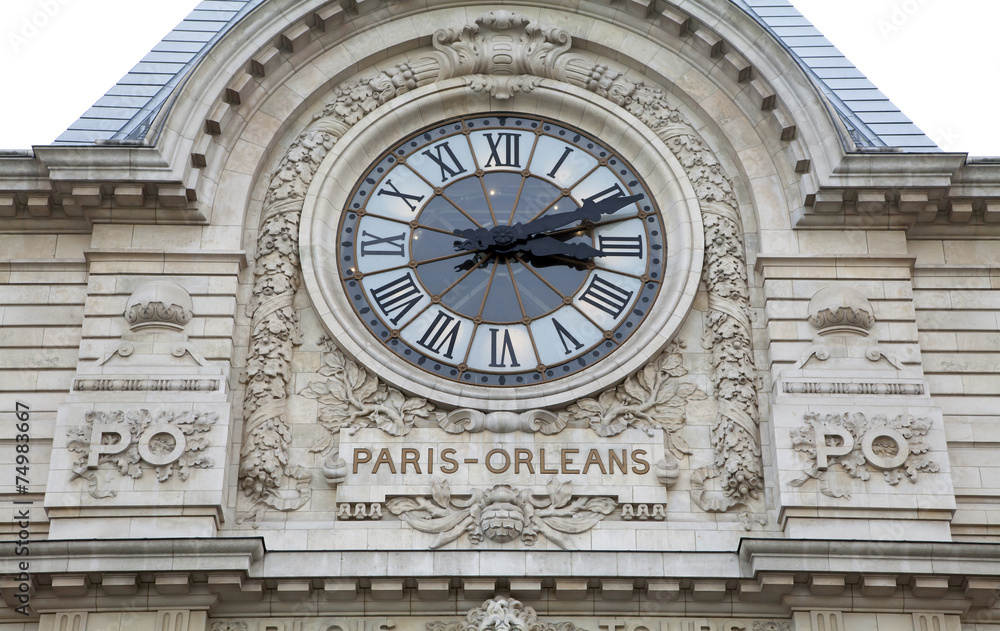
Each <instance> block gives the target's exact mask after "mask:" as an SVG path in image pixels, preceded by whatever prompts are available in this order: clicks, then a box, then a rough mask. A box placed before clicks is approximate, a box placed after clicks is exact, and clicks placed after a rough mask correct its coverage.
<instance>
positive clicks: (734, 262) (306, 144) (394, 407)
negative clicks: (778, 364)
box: [239, 11, 763, 523]
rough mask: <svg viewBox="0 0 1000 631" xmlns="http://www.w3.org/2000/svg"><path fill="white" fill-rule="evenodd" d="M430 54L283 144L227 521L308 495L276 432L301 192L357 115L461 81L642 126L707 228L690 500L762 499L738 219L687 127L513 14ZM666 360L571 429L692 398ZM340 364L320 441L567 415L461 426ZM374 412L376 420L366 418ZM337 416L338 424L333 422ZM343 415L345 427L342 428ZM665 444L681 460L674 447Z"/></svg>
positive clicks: (289, 351) (282, 434) (252, 308)
mask: <svg viewBox="0 0 1000 631" xmlns="http://www.w3.org/2000/svg"><path fill="white" fill-rule="evenodd" d="M432 43H433V46H434V50H433V51H432V52H431V53H430V55H429V56H424V57H416V58H414V59H411V60H410V61H408V62H406V63H404V64H400V65H398V66H395V67H392V68H389V69H387V70H384V71H382V72H379V73H377V74H375V75H374V76H371V77H366V78H363V79H361V80H356V81H349V82H346V83H343V84H341V85H339V86H337V87H336V88H335V89H334V91H333V100H332V101H331V102H330V103H328V104H327V105H326V106H325V107H324V109H323V111H322V112H321V113H320V114H319V115H317V116H316V117H315V119H314V120H313V122H312V123H311V124H310V125H308V126H307V128H306V129H304V130H303V131H302V133H301V134H300V135H299V136H298V138H297V139H296V140H295V141H294V142H292V143H291V146H290V148H289V149H288V151H287V153H286V154H285V156H284V158H283V159H282V160H281V162H280V164H279V166H278V168H277V170H276V172H275V173H274V175H273V176H272V178H271V181H270V185H269V187H268V191H267V193H266V196H265V202H264V207H263V211H262V219H261V223H260V227H259V232H258V242H257V260H256V261H255V264H254V283H253V294H252V298H251V301H250V304H249V306H248V312H249V314H250V316H251V319H252V320H251V341H250V350H249V356H248V361H247V382H246V393H245V397H244V419H245V423H244V432H243V440H242V448H241V461H240V474H239V477H240V487H241V488H242V490H243V492H244V494H245V495H246V497H247V499H248V500H249V505H250V506H249V511H248V512H247V513H245V514H243V515H241V516H240V518H239V519H240V520H241V521H242V520H243V519H247V518H249V519H251V520H252V521H253V522H254V523H258V522H259V521H260V519H262V517H263V516H264V513H265V512H266V511H267V510H268V509H277V510H283V511H287V510H295V509H297V508H300V507H302V506H303V505H304V504H305V503H306V502H307V501H308V500H309V497H310V490H309V475H308V471H307V470H306V469H305V468H304V467H303V466H301V465H299V464H296V463H294V462H293V461H292V459H291V458H290V445H291V442H292V436H291V429H290V427H289V424H288V421H287V400H288V397H289V396H290V394H291V380H292V366H291V362H292V355H293V353H294V347H295V346H296V345H298V344H299V343H300V339H301V335H300V332H299V325H298V320H297V313H296V310H295V308H294V307H293V297H294V295H295V293H296V291H297V289H298V288H299V287H300V285H301V283H302V278H301V271H300V269H301V268H300V261H299V250H298V241H299V222H300V219H301V212H302V208H303V204H304V201H305V193H306V190H307V189H308V187H309V185H310V183H311V182H312V180H313V178H314V176H315V174H316V172H317V170H318V169H319V167H320V165H321V163H322V162H323V161H324V159H325V158H326V156H327V154H328V153H329V152H330V150H331V149H332V148H333V147H334V145H335V144H336V143H337V142H338V141H339V139H340V138H341V137H343V135H344V134H345V133H347V132H348V131H349V130H350V129H351V127H352V126H353V125H355V124H356V123H357V122H359V121H360V120H361V119H362V118H364V117H365V116H366V115H368V114H370V113H372V112H374V111H375V110H376V109H378V108H380V107H382V106H383V105H384V104H386V103H389V102H390V101H392V100H393V99H394V98H396V97H398V96H399V95H401V94H404V93H406V92H408V91H410V90H413V89H415V88H418V87H422V86H426V85H430V84H433V83H434V82H436V81H441V80H444V79H450V78H459V77H464V78H465V81H466V85H467V86H469V88H470V89H472V90H475V91H486V92H488V93H489V94H491V95H493V96H495V97H497V98H503V97H505V96H509V95H510V94H512V93H513V92H516V91H528V90H532V89H534V88H536V87H537V86H539V85H541V83H540V82H541V81H543V80H549V81H555V82H562V83H564V84H569V85H572V86H575V87H576V88H578V89H579V88H582V89H585V90H588V91H590V92H592V93H594V94H596V95H598V96H600V97H603V98H605V99H607V100H608V101H610V102H611V103H613V104H614V105H617V106H619V107H621V108H623V109H624V110H626V111H628V112H629V113H630V114H631V115H633V116H635V117H636V118H637V119H638V120H640V121H641V122H642V123H643V124H645V125H646V126H647V127H648V129H649V130H651V131H652V132H653V133H655V134H656V135H657V136H658V137H659V138H660V139H661V140H662V141H663V142H664V144H665V145H666V146H667V147H668V148H669V149H670V151H672V152H673V153H674V155H675V156H676V158H677V160H678V162H679V163H680V164H681V165H682V167H683V168H684V170H685V171H686V173H687V176H688V178H689V180H690V183H691V185H692V187H693V189H694V191H695V194H696V195H697V200H698V204H699V206H700V210H701V215H702V224H703V226H704V230H705V235H704V239H705V244H706V247H705V259H704V265H703V281H704V283H705V287H706V288H707V292H708V303H709V314H708V316H707V322H706V327H705V328H706V333H705V339H704V343H705V346H706V348H708V349H710V350H711V354H712V371H713V372H712V382H713V389H714V392H713V394H714V397H715V398H716V400H717V402H718V410H719V411H718V413H717V417H716V420H715V423H714V425H713V428H712V431H711V442H712V450H713V453H714V459H713V462H712V463H710V464H709V465H707V466H705V467H702V468H701V469H698V470H697V471H696V472H695V474H694V475H693V478H692V486H693V490H692V498H693V499H694V501H695V503H696V504H697V505H698V506H700V507H701V508H702V509H703V510H706V511H725V510H729V509H731V508H733V507H737V506H741V507H744V508H746V507H747V506H748V503H750V502H751V501H752V500H754V499H755V498H757V497H758V495H759V492H760V490H761V489H762V488H763V484H762V478H763V476H762V464H761V459H760V442H759V434H758V409H757V387H758V384H757V379H756V373H755V370H754V366H753V348H752V341H751V334H750V307H749V286H748V280H747V273H746V260H745V254H744V244H743V233H742V227H741V220H740V217H739V210H738V207H737V204H736V198H735V195H734V194H733V186H732V183H731V181H730V180H729V177H728V176H727V175H726V173H725V172H724V170H723V169H722V167H721V164H720V163H719V160H718V159H717V158H716V157H715V155H714V154H713V153H712V151H711V150H710V149H709V148H708V146H707V144H706V143H705V142H704V141H703V140H702V139H701V137H700V136H699V135H698V133H697V132H696V131H695V129H694V128H693V127H692V126H691V124H690V123H689V122H688V121H687V120H686V118H685V116H684V115H683V114H682V113H681V112H680V111H678V110H677V109H676V108H673V107H671V105H670V102H669V99H668V98H667V95H666V93H665V92H664V91H663V90H661V89H659V88H656V87H652V86H647V85H644V84H642V83H636V82H633V81H631V80H629V79H627V78H625V76H624V74H623V72H622V71H619V70H617V69H614V68H611V67H608V66H606V65H603V64H595V63H593V62H591V61H588V60H587V59H585V58H583V57H581V56H578V55H575V54H572V53H570V52H569V51H570V50H571V48H572V40H571V38H570V36H569V34H568V33H566V32H565V31H563V30H561V29H556V28H544V27H541V26H538V25H534V24H532V23H530V22H529V20H528V19H527V18H525V17H523V16H518V15H516V14H513V13H510V12H506V11H494V12H490V13H487V14H485V15H483V16H481V17H479V18H477V19H476V20H475V23H474V24H472V25H468V26H465V27H463V28H461V29H457V30H456V29H443V30H441V31H438V32H437V33H436V34H435V36H434V37H433V41H432ZM330 352H331V353H332V352H334V351H333V350H331V351H330ZM336 352H340V351H336ZM336 361H338V362H340V361H341V360H336ZM660 361H661V360H656V361H655V362H654V363H656V362H660ZM672 362H674V360H673V359H668V360H662V364H661V365H657V366H655V367H653V368H649V367H648V366H646V367H641V368H640V369H639V370H640V372H641V374H633V375H632V376H630V377H628V379H627V380H626V382H625V384H623V385H622V386H619V390H614V389H613V390H612V392H613V394H610V395H606V394H602V395H599V396H597V397H596V398H595V399H593V401H592V402H584V401H581V402H579V403H578V404H577V407H575V408H568V409H567V410H566V412H567V413H568V414H569V416H570V417H572V418H573V419H574V420H577V421H579V420H580V415H581V414H584V415H585V416H587V418H588V419H589V418H600V419H605V420H603V421H598V425H599V426H607V428H609V429H608V430H607V432H608V433H606V434H604V435H609V434H613V433H615V431H617V430H616V429H615V428H617V427H619V426H621V424H622V423H623V422H624V423H627V424H628V423H633V422H638V423H642V424H645V423H649V422H650V421H649V420H648V419H646V418H645V417H644V414H645V413H646V412H648V410H649V409H651V408H649V407H644V406H649V405H654V406H655V405H661V406H666V408H671V409H673V408H674V407H675V403H676V404H681V403H683V402H684V401H686V400H687V399H689V398H692V397H693V396H695V392H694V391H693V390H691V391H689V388H688V387H687V386H685V384H683V382H680V381H677V380H676V376H677V375H676V374H675V373H676V366H674V365H673V363H672ZM351 364H352V362H351V360H350V359H349V358H344V360H343V362H341V363H340V364H338V365H337V366H330V367H329V370H330V371H331V373H330V374H329V375H326V374H324V376H325V377H327V378H328V380H329V379H331V378H333V376H334V375H333V373H337V374H341V375H346V377H347V379H348V381H351V382H356V385H357V384H361V385H360V387H359V389H358V390H355V389H354V388H352V389H351V393H350V394H351V396H352V397H353V399H351V398H349V397H348V396H347V395H348V393H347V392H346V390H345V391H344V392H342V394H343V395H344V396H343V397H338V396H337V395H335V394H333V390H335V389H336V388H337V386H329V385H328V384H324V385H320V386H317V388H318V389H313V390H311V392H312V394H310V395H309V396H315V397H317V398H319V397H324V396H332V397H333V399H337V402H335V403H334V402H332V401H331V403H332V404H333V405H334V407H335V408H336V409H338V410H340V412H337V413H336V414H334V415H333V416H330V417H329V418H328V419H327V421H326V422H325V425H326V426H327V429H328V430H331V429H333V428H334V427H336V428H338V430H339V429H341V428H343V427H357V426H359V424H361V425H366V424H369V423H370V424H372V425H375V426H378V427H382V428H383V429H386V431H388V430H389V429H392V430H393V431H395V432H400V433H405V431H406V430H405V427H406V425H407V423H409V422H410V421H411V420H413V419H416V418H420V419H422V420H426V419H431V418H435V419H439V418H442V417H440V416H438V413H439V412H440V413H445V414H444V416H443V418H444V419H445V420H444V421H442V425H444V424H446V423H450V424H451V425H450V427H452V428H453V429H452V430H449V431H454V430H455V429H458V431H463V430H462V428H464V430H465V431H475V430H474V429H473V427H474V426H477V425H478V426H481V427H484V428H489V427H490V426H491V424H496V423H499V424H501V425H512V424H527V425H529V426H530V425H533V424H534V425H535V427H537V428H538V429H537V431H543V432H544V431H546V430H545V429H542V428H543V427H544V428H553V427H556V426H558V424H560V423H563V422H568V417H565V416H563V418H562V419H560V416H561V415H560V414H559V413H558V412H549V413H548V416H546V415H544V414H537V415H533V416H531V417H530V418H528V417H525V418H523V419H522V418H520V417H519V416H510V417H509V418H507V417H505V418H504V419H499V418H497V417H493V418H488V414H487V413H485V412H483V413H481V414H480V413H479V411H477V410H472V411H470V412H469V413H468V414H466V416H465V417H463V418H464V419H466V420H463V419H462V418H455V417H452V418H450V419H448V417H447V413H446V412H445V411H443V410H438V409H436V408H434V407H433V406H432V405H431V404H429V403H428V402H426V401H423V400H421V399H419V398H413V397H407V396H405V395H403V394H401V393H400V394H398V396H397V394H396V393H395V392H394V391H393V388H392V387H389V386H386V385H385V384H381V385H380V384H379V382H378V380H377V379H375V378H373V377H372V378H371V379H368V377H371V375H368V376H367V377H364V376H362V374H361V372H356V371H359V370H360V371H363V370H364V369H363V368H362V367H360V366H357V365H355V366H354V367H353V368H352V367H351ZM338 371H339V372H338ZM352 380H353V381H352ZM331 387H332V388H333V389H332V390H331ZM310 388H312V385H310ZM323 388H326V389H327V390H326V391H324V390H323ZM667 395H669V396H667ZM359 397H360V398H359ZM400 397H402V400H400ZM664 397H666V398H664ZM671 401H672V402H671ZM375 408H379V409H382V408H385V410H384V411H382V412H380V413H379V414H372V413H370V412H371V410H374V409H375ZM625 408H629V410H630V411H631V415H630V416H621V417H620V418H619V417H618V416H616V414H615V413H614V410H618V409H625ZM344 410H347V412H346V417H344V416H343V415H341V416H337V414H341V413H343V412H344ZM635 412H639V413H638V414H636V413H635ZM342 418H349V419H351V420H349V421H347V423H346V425H344V422H343V421H342V420H340V419H342ZM650 418H653V417H650ZM678 418H680V417H678ZM539 419H541V421H540V420H539ZM605 421H607V422H605ZM653 423H654V424H655V421H653ZM553 424H554V425H553ZM668 425H669V427H660V428H659V429H661V430H663V431H666V432H668V433H669V432H670V431H671V428H674V427H676V426H677V422H676V420H675V421H671V422H670V423H669V424H668ZM556 431H558V430H556ZM331 433H334V432H331ZM674 446H675V447H677V448H679V449H681V450H682V451H683V444H682V443H675V444H674Z"/></svg>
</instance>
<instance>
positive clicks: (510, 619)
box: [427, 598, 583, 631]
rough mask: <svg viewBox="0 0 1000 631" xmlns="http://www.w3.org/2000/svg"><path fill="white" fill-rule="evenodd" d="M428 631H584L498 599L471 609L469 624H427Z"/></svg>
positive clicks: (519, 604) (518, 603)
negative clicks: (541, 618) (544, 619)
mask: <svg viewBox="0 0 1000 631" xmlns="http://www.w3.org/2000/svg"><path fill="white" fill-rule="evenodd" d="M427 631H583V629H581V628H579V627H577V626H576V625H574V624H572V623H570V622H559V623H555V624H553V623H549V622H541V621H540V620H538V614H537V613H535V610H534V609H532V608H531V607H527V606H525V605H522V604H521V602H520V601H517V600H514V599H513V598H494V599H491V600H487V601H486V602H484V603H483V604H482V605H480V606H479V607H476V608H475V609H470V610H469V613H468V614H466V616H465V620H463V621H455V622H441V621H434V622H428V623H427Z"/></svg>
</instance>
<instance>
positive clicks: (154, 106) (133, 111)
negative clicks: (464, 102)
mask: <svg viewBox="0 0 1000 631" xmlns="http://www.w3.org/2000/svg"><path fill="white" fill-rule="evenodd" d="M730 1H731V2H733V3H734V4H736V5H737V6H739V7H740V8H741V9H743V10H744V11H746V12H747V14H749V15H750V16H751V17H753V18H754V19H756V20H757V21H758V22H759V23H760V24H761V25H762V26H763V27H764V28H765V29H767V30H768V31H769V32H770V33H771V34H772V35H774V37H775V38H776V39H777V40H778V41H779V42H781V43H782V45H783V46H785V48H786V49H787V50H788V51H789V52H790V53H791V54H792V55H794V57H795V59H796V60H798V62H799V63H800V65H801V66H802V67H803V69H804V70H805V71H806V73H807V74H808V75H809V76H810V77H811V78H812V79H813V81H814V82H815V83H816V85H817V86H818V87H819V89H820V90H821V91H822V92H823V94H825V95H826V97H827V98H828V99H829V101H830V103H831V105H832V106H833V108H834V110H835V112H836V114H837V115H839V116H840V118H841V120H843V121H844V124H845V125H846V126H847V129H848V131H849V132H850V133H851V136H852V138H853V139H854V141H855V143H856V144H857V145H858V146H859V147H862V148H881V147H897V148H900V149H902V150H904V151H939V149H938V148H937V146H936V145H935V144H934V143H933V142H932V141H931V139H930V138H928V137H927V136H926V135H925V134H924V133H923V132H922V131H921V130H920V129H919V128H918V127H917V126H916V125H914V124H913V122H912V121H911V120H910V119H909V118H907V117H906V116H905V115H904V114H903V113H902V112H901V111H900V110H899V108H898V107H896V106H895V105H893V104H892V102H891V101H889V99H888V98H886V96H885V95H884V94H882V93H881V92H880V91H879V90H878V89H877V88H876V87H875V86H874V85H873V84H872V83H871V81H869V80H868V79H867V78H865V76H864V75H862V74H861V72H860V71H859V70H858V69H857V68H855V67H854V65H853V64H851V62H850V61H848V60H847V58H846V57H844V55H843V54H842V53H841V52H840V51H839V50H837V48H836V47H835V46H834V45H833V44H831V43H830V42H829V40H827V39H826V38H825V37H823V35H822V33H820V32H819V31H818V30H817V29H816V27H814V26H813V25H812V24H811V23H810V22H809V21H808V20H807V19H806V18H805V17H803V16H802V14H801V13H799V12H798V10H797V9H796V8H795V7H793V6H792V5H791V3H790V2H789V1H788V0H730ZM263 2H266V0H204V1H203V2H201V4H199V5H198V6H197V7H196V8H195V9H194V11H192V12H191V14H190V15H188V16H187V17H186V18H185V19H184V21H182V22H181V23H180V24H178V25H177V27H176V28H175V29H174V30H173V31H171V32H170V33H169V34H168V35H167V36H166V37H164V38H163V41H161V42H160V43H159V44H157V45H156V46H155V47H154V48H153V50H152V51H150V52H149V54H147V55H146V56H145V57H144V58H143V59H142V61H140V62H139V63H138V64H136V66H135V67H134V68H132V70H130V71H129V73H128V74H126V75H125V76H124V77H122V79H121V80H120V81H118V83H117V84H115V86H114V87H112V88H111V89H110V90H108V92H107V94H105V95H104V96H103V97H102V98H101V99H99V100H98V101H97V103H95V104H94V106H93V107H91V108H90V109H89V110H87V111H86V112H85V113H84V114H83V116H81V117H80V118H79V119H78V120H77V121H76V122H75V123H73V125H71V126H70V128H69V129H67V130H66V131H65V132H63V133H62V135H60V136H59V137H58V138H56V140H55V141H54V143H53V144H92V143H95V142H109V141H110V142H123V143H128V142H141V141H142V140H143V139H145V137H146V135H147V134H148V132H149V128H150V125H151V123H152V121H153V119H154V118H155V117H156V115H157V114H158V113H159V112H160V110H161V109H162V108H163V107H165V106H169V103H170V97H171V95H172V94H174V92H175V89H176V88H177V86H178V85H179V84H180V83H181V82H182V81H183V80H184V78H185V77H186V76H187V74H188V73H189V72H190V71H191V69H192V68H194V67H195V65H196V64H197V63H198V61H199V60H201V58H202V57H204V56H205V55H206V54H207V53H208V51H209V50H210V49H211V47H212V46H213V45H214V44H215V42H216V41H218V40H219V39H220V38H221V37H222V36H223V35H224V34H225V33H226V32H227V31H229V29H231V28H232V27H233V26H234V25H235V24H236V23H237V22H239V21H240V20H241V19H243V17H244V16H246V15H247V14H248V13H250V11H252V10H253V9H254V8H256V7H257V6H258V5H260V4H262V3H263Z"/></svg>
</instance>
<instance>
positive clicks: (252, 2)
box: [53, 0, 265, 145]
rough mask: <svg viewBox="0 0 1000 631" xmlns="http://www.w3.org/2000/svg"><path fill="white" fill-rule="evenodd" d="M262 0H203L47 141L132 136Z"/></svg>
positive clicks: (138, 136)
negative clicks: (210, 51) (68, 123)
mask: <svg viewBox="0 0 1000 631" xmlns="http://www.w3.org/2000/svg"><path fill="white" fill-rule="evenodd" d="M264 1H265V0H204V1H203V2H201V3H200V4H199V5H198V6H197V7H195V9H194V10H193V11H191V13H190V14H189V15H188V16H187V17H186V18H184V20H183V21H182V22H181V23H180V24H178V25H177V26H176V27H175V28H174V30H172V31H170V33H168V34H167V36H166V37H164V38H163V40H162V41H161V42H160V43H159V44H157V45H156V46H155V47H153V50H151V51H150V52H149V53H148V54H147V55H146V56H145V57H143V58H142V61H140V62H139V63H137V64H136V65H135V67H133V68H132V69H131V70H129V72H128V74H126V75H125V76H124V77H122V78H121V79H120V80H119V81H118V83H116V84H115V86H114V87H112V88H111V89H110V90H108V92H107V93H106V94H105V95H104V96H103V97H101V98H100V99H98V101H97V103H94V105H93V107H91V108H90V109H89V110H87V111H86V112H84V114H83V116H81V117H80V118H79V119H77V121H76V122H75V123H73V124H72V125H71V126H70V128H69V129H67V130H66V131H64V132H63V133H62V134H61V135H60V136H59V137H58V138H56V139H55V141H54V142H53V144H56V145H65V144H74V145H78V144H92V143H95V142H108V141H118V142H129V141H133V142H137V141H141V140H142V139H144V138H145V136H146V134H147V133H148V132H149V126H150V124H151V123H152V121H153V119H154V118H155V117H156V115H157V114H158V113H159V112H160V110H161V109H162V108H163V107H164V106H168V105H169V102H170V96H171V95H172V94H173V93H174V90H175V88H176V87H177V86H178V85H179V84H180V83H181V81H183V80H184V77H186V76H187V74H188V72H189V71H190V70H191V69H192V68H194V67H195V65H196V64H197V63H198V61H200V60H201V58H202V57H204V56H205V55H206V54H208V51H209V50H210V49H211V48H212V46H213V45H214V44H215V42H216V41H218V40H219V38H221V37H222V36H223V35H224V34H225V33H226V32H227V31H228V30H229V29H231V28H232V27H233V26H234V25H235V24H236V23H237V22H239V21H240V20H241V19H242V18H243V16H245V15H246V14H247V13H249V12H250V11H251V10H253V9H254V8H255V7H256V6H257V5H259V4H261V3H263V2H264Z"/></svg>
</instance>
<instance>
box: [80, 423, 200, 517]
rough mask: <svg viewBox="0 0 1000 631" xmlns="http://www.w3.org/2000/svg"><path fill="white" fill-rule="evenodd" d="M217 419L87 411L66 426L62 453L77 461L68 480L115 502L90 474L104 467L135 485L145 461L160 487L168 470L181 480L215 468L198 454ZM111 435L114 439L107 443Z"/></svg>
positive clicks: (95, 476)
mask: <svg viewBox="0 0 1000 631" xmlns="http://www.w3.org/2000/svg"><path fill="white" fill-rule="evenodd" d="M218 418H219V415H218V414H216V413H214V412H212V413H209V414H202V413H199V412H191V411H186V412H174V411H171V410H163V411H161V412H159V413H157V414H153V413H152V412H150V411H149V410H145V409H139V410H116V411H114V412H103V411H90V412H87V414H86V416H85V421H86V424H85V425H77V426H73V427H69V428H68V429H67V434H68V437H69V440H68V442H67V445H66V448H67V449H68V450H70V451H72V452H74V453H77V454H80V456H79V457H78V458H77V459H76V460H75V461H74V462H73V474H74V477H79V478H83V479H84V480H86V481H87V485H88V491H89V492H90V495H91V496H93V497H96V498H99V499H103V498H108V497H115V496H116V495H117V492H116V491H113V490H103V489H100V488H99V485H98V478H97V475H96V470H97V469H98V467H100V465H102V464H107V463H110V464H112V465H113V466H114V469H116V470H117V471H118V472H119V473H121V475H123V476H127V477H130V478H132V479H134V480H138V479H139V478H141V477H142V473H143V466H142V463H143V462H145V463H147V464H148V465H152V466H153V467H155V469H156V479H157V481H159V482H165V481H167V480H169V479H170V478H171V476H173V474H174V471H175V470H176V472H177V477H178V478H180V479H181V480H187V479H188V475H189V470H190V469H205V468H211V467H214V466H215V461H214V460H213V459H212V458H210V457H208V456H205V455H204V454H203V453H201V452H203V451H204V450H205V449H206V448H208V446H209V442H208V439H207V438H206V437H204V436H198V434H204V433H206V432H208V431H210V430H211V429H212V426H213V425H215V422H216V421H217V420H218ZM112 436H116V437H117V440H116V441H112V440H111V439H112Z"/></svg>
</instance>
